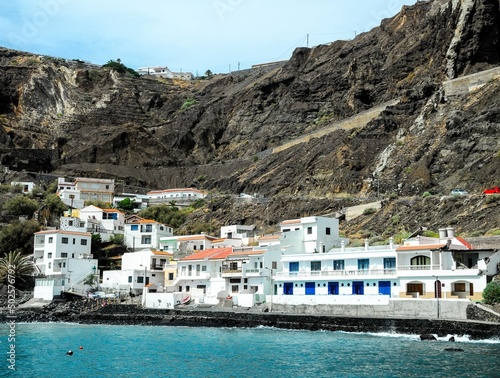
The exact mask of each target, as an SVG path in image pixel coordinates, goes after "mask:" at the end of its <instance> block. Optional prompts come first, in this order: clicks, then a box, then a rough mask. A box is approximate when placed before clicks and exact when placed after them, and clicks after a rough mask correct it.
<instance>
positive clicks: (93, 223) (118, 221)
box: [60, 205, 125, 242]
mask: <svg viewBox="0 0 500 378" xmlns="http://www.w3.org/2000/svg"><path fill="white" fill-rule="evenodd" d="M60 225H61V229H62V230H67V231H81V232H90V233H93V234H100V235H101V240H102V241H103V242H107V241H109V240H110V238H111V236H112V235H116V234H120V235H123V234H124V230H125V213H123V212H122V211H120V210H117V209H101V208H100V207H97V206H94V205H90V206H86V207H84V208H83V209H81V210H70V211H67V212H66V213H65V214H64V216H62V217H61V219H60Z"/></svg>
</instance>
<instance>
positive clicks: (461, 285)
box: [455, 282, 465, 291]
mask: <svg viewBox="0 0 500 378" xmlns="http://www.w3.org/2000/svg"><path fill="white" fill-rule="evenodd" d="M455 291H465V283H463V282H460V283H459V282H457V283H455Z"/></svg>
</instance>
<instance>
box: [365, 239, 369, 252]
mask: <svg viewBox="0 0 500 378" xmlns="http://www.w3.org/2000/svg"><path fill="white" fill-rule="evenodd" d="M365 251H368V239H365Z"/></svg>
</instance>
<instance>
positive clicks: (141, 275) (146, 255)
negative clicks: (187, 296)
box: [101, 250, 175, 294]
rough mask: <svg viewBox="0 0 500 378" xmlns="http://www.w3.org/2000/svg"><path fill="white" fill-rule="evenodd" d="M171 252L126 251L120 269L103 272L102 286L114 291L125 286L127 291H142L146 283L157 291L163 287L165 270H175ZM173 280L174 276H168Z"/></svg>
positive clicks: (136, 292) (137, 292) (161, 290)
mask: <svg viewBox="0 0 500 378" xmlns="http://www.w3.org/2000/svg"><path fill="white" fill-rule="evenodd" d="M171 259H172V254H170V253H168V252H164V251H156V250H144V251H139V252H128V253H125V254H124V255H123V256H122V267H121V270H106V271H104V272H103V277H102V285H101V286H102V287H103V288H107V289H113V290H115V291H118V290H122V291H123V288H127V292H133V293H135V294H139V293H142V291H143V288H144V287H145V286H146V285H149V284H152V285H155V287H156V288H157V290H158V291H160V292H163V291H164V289H165V271H168V272H169V273H171V272H172V271H173V270H175V263H173V262H172V261H171ZM168 278H169V279H171V280H172V281H173V279H174V276H171V277H168Z"/></svg>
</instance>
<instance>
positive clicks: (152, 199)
mask: <svg viewBox="0 0 500 378" xmlns="http://www.w3.org/2000/svg"><path fill="white" fill-rule="evenodd" d="M146 196H147V197H148V203H149V206H152V205H160V204H167V205H168V204H171V203H175V206H180V207H182V206H190V205H191V204H192V203H193V202H194V201H196V200H198V199H203V198H205V197H206V194H205V193H204V192H202V191H201V190H198V189H195V188H177V189H164V190H152V191H150V192H147V193H146Z"/></svg>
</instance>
